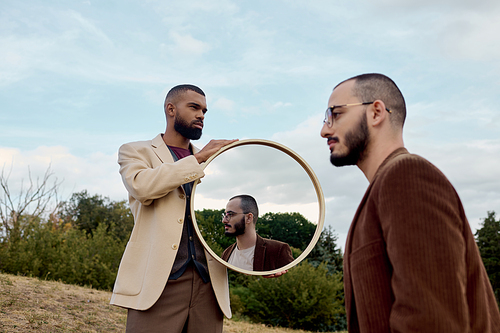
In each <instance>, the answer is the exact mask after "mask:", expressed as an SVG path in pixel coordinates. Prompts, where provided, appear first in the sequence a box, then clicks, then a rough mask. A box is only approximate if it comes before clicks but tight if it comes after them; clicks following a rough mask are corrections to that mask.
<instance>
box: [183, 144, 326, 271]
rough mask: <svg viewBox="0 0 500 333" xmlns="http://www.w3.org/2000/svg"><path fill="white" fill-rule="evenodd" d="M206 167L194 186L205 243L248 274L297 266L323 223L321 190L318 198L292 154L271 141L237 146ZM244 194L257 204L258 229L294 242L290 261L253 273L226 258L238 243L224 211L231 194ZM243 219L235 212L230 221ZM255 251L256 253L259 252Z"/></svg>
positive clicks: (289, 243) (194, 200)
mask: <svg viewBox="0 0 500 333" xmlns="http://www.w3.org/2000/svg"><path fill="white" fill-rule="evenodd" d="M240 144H241V142H240ZM284 148H286V147H284ZM293 154H295V153H293ZM299 158H300V157H299ZM204 171H205V177H203V178H202V179H201V182H200V183H198V184H196V186H195V189H194V196H193V206H192V208H193V209H194V210H195V217H196V218H195V220H196V221H195V222H196V224H197V229H198V230H197V232H198V234H199V235H200V234H201V235H202V236H203V240H204V245H205V246H206V247H207V246H208V247H209V248H210V249H211V251H212V252H213V253H215V254H216V255H217V256H218V258H216V259H217V260H218V261H219V262H222V263H223V264H224V265H226V266H227V267H229V268H231V269H234V270H237V271H240V272H243V273H245V274H253V275H266V274H268V273H271V272H278V271H280V268H282V267H285V266H286V267H287V268H289V267H291V266H293V265H296V264H297V263H298V262H299V261H300V260H302V259H303V257H305V254H307V253H304V251H305V250H306V248H308V247H310V248H312V247H313V246H314V244H311V242H312V241H313V239H314V238H315V235H316V234H318V237H319V233H320V232H321V228H322V225H323V221H322V219H323V218H324V214H323V215H322V214H321V209H320V208H321V207H323V206H324V205H321V207H320V201H321V200H323V198H322V193H321V198H319V197H318V194H317V191H316V189H315V186H314V183H313V181H312V180H311V178H310V176H309V175H308V173H307V172H306V170H305V168H304V167H303V166H302V165H301V164H299V162H298V161H296V160H295V159H294V158H293V157H292V156H290V155H289V154H287V153H285V152H283V151H281V150H279V149H276V148H274V147H269V146H266V145H260V144H245V145H238V146H236V147H234V148H230V149H227V150H225V151H223V152H222V153H220V154H219V155H217V156H216V157H215V158H214V159H213V160H209V161H208V165H207V166H206V167H205V170H204ZM311 172H312V170H311ZM314 177H315V176H314ZM317 186H318V187H319V183H318V184H317ZM320 192H321V189H320ZM241 194H248V195H251V196H252V197H254V198H255V199H256V201H257V203H258V208H259V219H258V220H257V222H256V225H255V229H256V232H257V234H258V235H260V236H261V237H263V238H265V239H272V240H278V241H281V242H284V243H286V244H288V245H289V246H290V250H291V253H292V256H293V259H292V261H293V263H292V264H291V265H288V262H289V261H290V260H288V261H286V262H285V263H282V264H279V265H277V266H276V267H273V269H271V270H270V271H259V272H253V271H249V270H247V269H241V268H239V267H235V266H233V265H229V264H227V262H226V261H225V260H222V259H221V258H222V253H223V251H224V250H225V249H226V248H228V247H229V246H231V245H232V244H234V243H235V242H236V238H235V237H231V236H226V235H225V234H224V224H223V223H222V213H223V212H224V211H225V208H226V204H227V203H228V201H229V199H230V198H232V197H233V196H236V195H241ZM322 216H323V218H322ZM241 219H242V217H241V216H234V217H232V219H231V221H238V220H241ZM319 220H321V221H320V222H321V223H320V225H319V224H318V222H319ZM318 229H319V230H318ZM309 251H310V250H309ZM309 251H307V252H309ZM209 252H210V251H209ZM303 253H304V255H302V256H301V254H303ZM255 254H256V257H257V251H255ZM299 257H300V258H299ZM254 260H257V259H254ZM267 267H270V266H269V265H268V266H267Z"/></svg>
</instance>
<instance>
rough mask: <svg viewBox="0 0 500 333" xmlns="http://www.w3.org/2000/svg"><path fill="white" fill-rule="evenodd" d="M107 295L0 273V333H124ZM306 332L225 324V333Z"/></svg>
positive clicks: (120, 313) (119, 312)
mask: <svg viewBox="0 0 500 333" xmlns="http://www.w3.org/2000/svg"><path fill="white" fill-rule="evenodd" d="M110 297H111V293H110V292H106V291H100V290H95V289H91V288H84V287H79V286H74V285H68V284H63V283H60V282H53V281H41V280H39V279H35V278H27V277H23V276H15V275H8V274H2V273H0V333H3V332H42V333H43V332H51V333H55V332H86V333H87V332H89V333H90V332H124V331H125V323H126V317H127V312H126V310H124V309H122V308H119V307H116V306H112V305H109V299H110ZM285 332H289V333H290V332H294V333H300V332H305V331H301V330H291V329H286V328H275V327H267V326H265V325H261V324H251V323H248V322H245V321H236V320H227V319H225V320H224V333H285Z"/></svg>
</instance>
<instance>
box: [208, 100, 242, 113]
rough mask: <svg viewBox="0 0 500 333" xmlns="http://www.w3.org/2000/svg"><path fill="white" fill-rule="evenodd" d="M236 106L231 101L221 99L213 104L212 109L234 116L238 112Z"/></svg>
mask: <svg viewBox="0 0 500 333" xmlns="http://www.w3.org/2000/svg"><path fill="white" fill-rule="evenodd" d="M235 104H236V103H235V102H234V101H232V100H230V99H227V98H225V97H220V98H218V99H217V100H216V101H215V102H214V103H213V107H212V106H211V107H210V108H211V109H212V108H213V109H215V110H222V111H224V112H226V114H232V113H234V112H235V111H236V110H235Z"/></svg>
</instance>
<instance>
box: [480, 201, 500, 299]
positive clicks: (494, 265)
mask: <svg viewBox="0 0 500 333" xmlns="http://www.w3.org/2000/svg"><path fill="white" fill-rule="evenodd" d="M482 225H483V227H482V228H481V229H478V230H477V231H476V234H475V236H476V242H477V246H478V247H479V252H480V253H481V258H482V259H483V263H484V267H485V268H486V272H487V273H488V277H489V279H490V282H491V285H492V287H493V291H494V292H495V297H496V299H497V303H498V304H499V305H500V220H495V212H494V211H491V212H490V211H489V212H488V217H486V218H484V219H483V223H482Z"/></svg>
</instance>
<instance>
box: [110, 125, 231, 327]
mask: <svg viewBox="0 0 500 333" xmlns="http://www.w3.org/2000/svg"><path fill="white" fill-rule="evenodd" d="M193 151H194V152H197V151H199V150H198V149H196V148H195V147H193ZM118 164H120V174H121V176H122V180H123V183H124V184H125V188H126V189H127V191H128V193H129V203H130V209H131V210H132V214H133V215H134V228H133V230H132V234H131V235H130V240H129V242H128V244H127V247H126V249H125V252H124V253H123V257H122V261H121V263H120V267H119V269H118V275H117V277H116V282H115V286H114V290H113V295H112V297H111V304H114V305H118V306H121V307H125V308H132V309H136V310H147V309H149V308H150V307H151V306H152V305H153V304H154V303H155V302H156V301H157V300H158V298H159V297H160V295H161V293H162V291H163V289H164V288H165V285H166V283H167V281H168V277H169V275H170V270H171V269H172V265H173V263H174V260H175V256H176V254H177V249H178V246H179V243H180V241H181V234H182V227H183V223H184V213H185V208H186V196H185V193H184V190H183V188H182V186H181V185H182V184H185V183H188V182H191V181H194V180H196V179H199V178H202V177H203V176H204V175H205V174H204V172H203V168H202V166H201V165H200V164H199V163H198V161H197V160H196V158H195V157H194V156H188V157H185V158H183V159H181V160H179V161H177V162H175V163H174V160H173V158H172V155H171V154H170V151H169V149H168V147H167V146H166V145H165V143H164V142H163V139H162V137H161V134H159V135H158V136H156V137H155V138H154V139H153V140H148V141H139V142H132V143H127V144H124V145H123V146H121V147H120V150H119V153H118ZM205 255H206V258H207V264H208V270H209V274H210V279H211V283H212V287H213V289H214V292H215V296H216V298H217V301H218V303H219V306H220V308H221V310H222V312H223V313H224V315H225V316H226V317H228V318H231V308H230V306H229V285H228V278H227V269H226V268H225V267H224V266H223V265H221V264H220V263H218V262H217V261H216V260H215V259H214V258H212V257H211V256H210V255H209V254H208V253H207V252H206V251H205Z"/></svg>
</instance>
